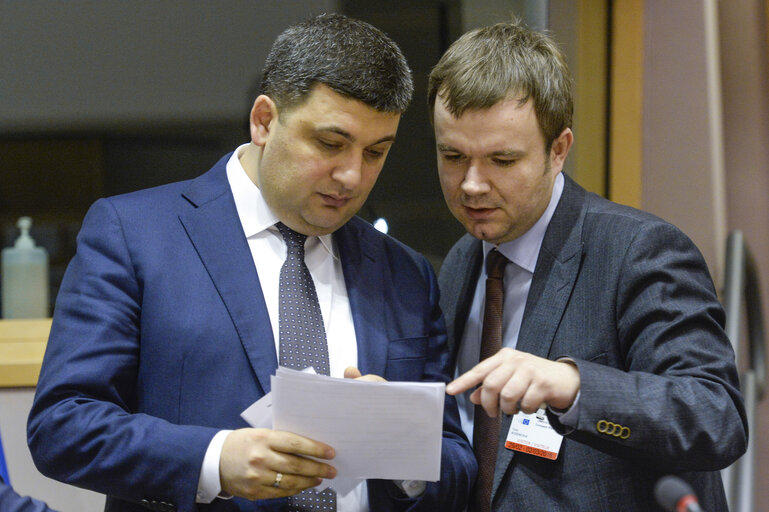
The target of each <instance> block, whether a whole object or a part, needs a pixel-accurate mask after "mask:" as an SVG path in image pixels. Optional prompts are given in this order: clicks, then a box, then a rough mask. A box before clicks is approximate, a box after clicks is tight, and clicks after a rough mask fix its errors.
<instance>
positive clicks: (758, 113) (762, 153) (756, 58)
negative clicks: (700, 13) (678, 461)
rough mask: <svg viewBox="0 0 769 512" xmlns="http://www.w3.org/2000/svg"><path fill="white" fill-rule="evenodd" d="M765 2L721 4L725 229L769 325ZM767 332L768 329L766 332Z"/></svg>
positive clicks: (761, 437)
mask: <svg viewBox="0 0 769 512" xmlns="http://www.w3.org/2000/svg"><path fill="white" fill-rule="evenodd" d="M765 9H766V4H765V0H730V1H729V2H720V3H719V10H718V11H719V12H718V16H719V25H720V27H719V28H720V31H721V38H720V50H721V79H722V84H723V112H724V157H725V159H724V160H725V171H726V172H725V173H726V204H727V217H728V227H729V229H740V230H742V231H743V233H744V234H745V239H746V241H747V242H748V244H749V246H750V248H751V250H752V252H753V255H754V256H755V259H756V261H757V264H758V270H759V274H760V279H761V288H762V292H763V293H762V302H763V310H764V315H763V317H764V323H765V324H767V326H768V327H769V45H768V44H767V36H768V35H769V34H768V33H767V19H766V16H767V11H766V10H765ZM768 332H769V331H768ZM757 425H758V428H757V429H756V431H755V432H751V433H750V434H751V437H752V439H753V441H754V442H755V443H756V449H757V453H756V475H757V482H756V502H755V504H756V506H755V510H769V434H767V431H768V430H767V426H769V400H768V399H764V401H763V402H762V403H761V404H760V405H759V408H758V414H757Z"/></svg>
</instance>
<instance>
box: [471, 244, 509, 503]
mask: <svg viewBox="0 0 769 512" xmlns="http://www.w3.org/2000/svg"><path fill="white" fill-rule="evenodd" d="M507 262H508V259H507V258H505V257H504V256H503V255H502V254H501V253H500V252H499V251H497V250H496V249H493V250H492V251H491V252H489V254H488V256H486V275H487V277H486V308H485V309H484V311H483V331H482V334H481V357H480V360H481V361H483V360H484V359H487V358H489V357H491V356H493V355H494V354H496V353H497V352H499V349H501V348H502V303H503V301H504V297H505V288H504V286H503V284H502V278H503V277H504V275H505V265H507ZM500 421H501V412H500V414H499V415H497V417H496V418H490V417H489V416H487V415H486V411H484V410H483V407H481V406H480V405H476V406H475V419H474V422H473V449H474V450H475V458H476V459H478V481H477V482H476V484H475V492H474V493H473V497H472V503H471V509H470V510H471V512H488V511H490V510H491V488H492V484H493V483H494V465H495V464H496V461H497V444H498V443H499V426H500Z"/></svg>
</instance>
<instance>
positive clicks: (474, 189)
mask: <svg viewBox="0 0 769 512" xmlns="http://www.w3.org/2000/svg"><path fill="white" fill-rule="evenodd" d="M488 191H489V184H488V182H487V181H486V179H485V178H484V176H483V172H481V169H480V168H479V166H478V164H477V163H474V162H470V165H468V167H467V171H466V172H465V178H464V179H463V180H462V192H464V193H465V194H467V195H468V196H477V195H480V194H485V193H486V192H488Z"/></svg>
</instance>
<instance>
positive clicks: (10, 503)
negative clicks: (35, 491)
mask: <svg viewBox="0 0 769 512" xmlns="http://www.w3.org/2000/svg"><path fill="white" fill-rule="evenodd" d="M0 510H2V511H3V512H54V510H53V509H51V508H48V505H46V504H45V503H43V502H42V501H39V500H36V499H33V498H29V497H26V496H19V494H18V493H17V492H16V491H14V490H13V488H12V487H11V486H10V485H8V484H7V483H5V481H4V480H3V477H2V476H1V475H0Z"/></svg>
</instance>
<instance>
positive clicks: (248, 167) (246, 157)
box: [238, 142, 262, 187]
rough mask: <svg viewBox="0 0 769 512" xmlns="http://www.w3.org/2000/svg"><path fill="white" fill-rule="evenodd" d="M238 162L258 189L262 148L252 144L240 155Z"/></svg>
mask: <svg viewBox="0 0 769 512" xmlns="http://www.w3.org/2000/svg"><path fill="white" fill-rule="evenodd" d="M238 160H239V161H240V165H242V166H243V170H245V171H246V175H248V178H249V179H250V180H251V181H252V182H253V183H254V185H256V186H257V187H258V186H259V180H258V179H257V176H258V172H257V171H258V170H259V162H260V161H261V160H262V148H260V147H259V146H257V145H256V144H254V143H253V142H252V143H251V144H249V145H248V146H246V148H245V150H244V151H243V152H242V153H241V154H240V155H238Z"/></svg>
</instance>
